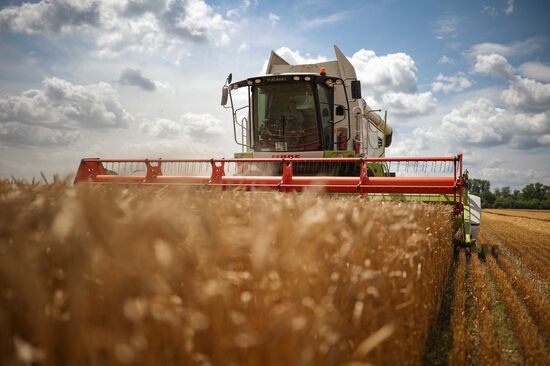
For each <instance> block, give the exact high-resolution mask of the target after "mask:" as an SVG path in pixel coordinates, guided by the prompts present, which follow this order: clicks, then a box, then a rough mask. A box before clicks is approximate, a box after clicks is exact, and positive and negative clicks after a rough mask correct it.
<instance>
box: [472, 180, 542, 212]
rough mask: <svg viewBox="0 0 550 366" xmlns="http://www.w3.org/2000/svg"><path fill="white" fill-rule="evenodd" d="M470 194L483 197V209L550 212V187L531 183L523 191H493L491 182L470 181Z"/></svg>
mask: <svg viewBox="0 0 550 366" xmlns="http://www.w3.org/2000/svg"><path fill="white" fill-rule="evenodd" d="M468 187H469V192H470V193H471V194H475V195H477V196H480V197H481V206H482V207H483V208H524V209H541V210H550V186H547V185H545V184H542V183H529V184H527V185H526V186H525V187H523V188H522V189H521V190H519V189H514V190H512V189H511V188H510V187H502V188H495V189H493V190H492V189H491V182H489V181H488V180H483V179H475V178H474V179H470V180H469V183H468Z"/></svg>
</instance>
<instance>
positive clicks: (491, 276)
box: [448, 210, 550, 365]
mask: <svg viewBox="0 0 550 366" xmlns="http://www.w3.org/2000/svg"><path fill="white" fill-rule="evenodd" d="M484 245H487V246H489V248H490V249H492V248H493V247H494V248H496V251H493V250H488V251H487V256H483V255H482V256H481V257H480V256H478V255H477V252H478V251H481V250H482V246H484ZM459 258H460V259H459V260H458V261H457V262H456V264H455V266H454V267H453V270H454V271H453V272H454V275H455V283H456V285H455V287H454V290H455V291H456V290H457V289H458V290H459V294H456V295H455V296H454V300H453V302H452V305H451V306H450V307H451V309H452V316H453V317H452V318H451V319H452V320H454V319H455V317H454V316H455V314H459V313H461V314H462V316H460V315H456V322H457V324H456V325H454V326H453V327H452V328H451V329H450V333H451V337H452V339H453V342H452V347H451V350H450V351H449V354H450V357H449V359H448V360H449V364H451V365H463V364H472V365H550V281H549V280H550V278H549V277H550V271H549V270H548V268H549V267H550V212H548V211H530V210H484V211H483V216H482V226H481V238H480V241H479V243H478V248H477V250H476V249H472V250H468V251H466V250H463V251H461V253H460V257H459ZM455 267H456V268H455ZM463 289H466V291H465V293H464V294H461V293H460V292H461V291H462V290H463ZM464 298H465V299H464ZM463 324H465V326H463ZM464 328H465V329H464Z"/></svg>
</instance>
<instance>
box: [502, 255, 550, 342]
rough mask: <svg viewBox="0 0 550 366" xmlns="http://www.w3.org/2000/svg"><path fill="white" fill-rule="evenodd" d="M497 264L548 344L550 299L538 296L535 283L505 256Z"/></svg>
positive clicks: (549, 340)
mask: <svg viewBox="0 0 550 366" xmlns="http://www.w3.org/2000/svg"><path fill="white" fill-rule="evenodd" d="M498 264H499V265H500V268H502V270H503V271H504V273H505V274H506V276H507V277H508V278H509V279H510V282H511V283H512V285H513V287H514V290H515V291H516V292H517V293H518V295H519V296H520V298H521V299H522V300H523V301H524V302H525V304H526V305H527V308H528V309H529V313H530V314H531V316H532V318H533V320H534V322H535V324H536V325H537V328H538V330H539V332H540V334H541V336H542V337H543V339H544V340H545V341H546V345H547V346H550V300H549V299H546V298H543V297H541V296H539V295H538V294H537V291H536V289H535V284H534V283H533V282H532V281H529V280H528V279H527V278H526V277H525V275H522V274H521V273H519V271H517V270H516V269H515V268H513V267H512V264H511V263H510V261H509V260H508V259H507V258H506V257H500V258H499V260H498Z"/></svg>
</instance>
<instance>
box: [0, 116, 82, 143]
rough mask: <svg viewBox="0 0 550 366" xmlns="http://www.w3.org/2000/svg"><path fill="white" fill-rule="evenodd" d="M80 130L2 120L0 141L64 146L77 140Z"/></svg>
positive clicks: (0, 123)
mask: <svg viewBox="0 0 550 366" xmlns="http://www.w3.org/2000/svg"><path fill="white" fill-rule="evenodd" d="M79 137H80V133H79V132H78V131H73V130H59V129H54V128H49V127H44V126H34V125H27V124H24V123H21V122H17V121H11V122H0V141H4V142H7V143H9V144H15V145H20V144H21V145H34V146H63V145H68V144H71V143H74V142H76V141H77V140H78V139H79Z"/></svg>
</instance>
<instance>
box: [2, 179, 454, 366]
mask: <svg viewBox="0 0 550 366" xmlns="http://www.w3.org/2000/svg"><path fill="white" fill-rule="evenodd" d="M451 223H452V217H451V211H450V209H449V207H445V206H436V205H424V204H405V203H387V202H378V203H376V202H368V201H367V200H365V199H361V198H358V197H340V196H337V197H327V196H313V195H311V196H310V195H307V194H304V195H294V194H270V195H264V194H259V193H258V194H249V193H248V194H247V193H210V194H207V193H205V192H193V193H190V192H183V191H179V190H171V189H166V190H160V191H159V190H149V189H145V188H135V189H122V188H116V187H100V188H98V187H87V186H81V187H76V188H73V187H68V186H66V185H64V184H59V183H58V184H52V185H41V186H36V185H28V184H23V183H18V184H14V183H10V182H7V181H3V182H2V181H0V289H1V293H0V363H2V364H9V363H12V362H14V361H15V360H17V359H19V360H20V361H27V362H32V361H33V360H34V361H36V360H42V362H43V364H46V365H61V364H73V365H85V364H98V365H106V364H118V363H126V364H140V365H148V364H154V365H158V364H201V365H207V364H214V365H230V364H231V365H275V364H277V365H280V364H288V365H292V364H300V365H327V364H342V363H346V362H357V363H362V362H368V363H377V364H419V363H420V362H421V360H422V355H423V352H424V348H425V343H426V339H427V335H428V331H429V328H430V325H431V324H432V322H433V320H434V319H435V318H436V316H437V313H438V310H439V309H438V307H439V304H440V302H441V301H440V300H441V297H442V294H443V289H444V283H445V280H446V276H447V273H448V270H449V268H450V262H451V260H452V250H453V249H452V239H451V235H452V230H451Z"/></svg>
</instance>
